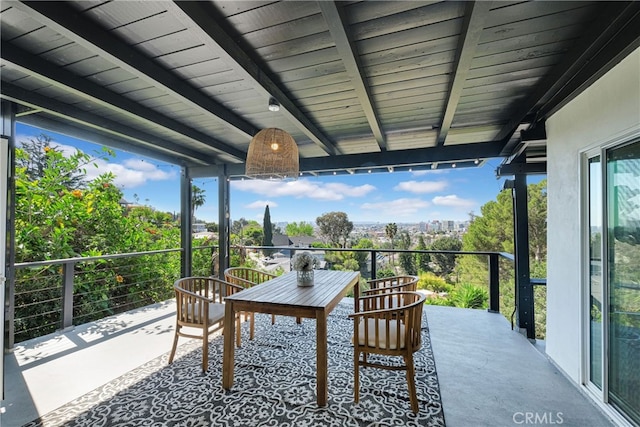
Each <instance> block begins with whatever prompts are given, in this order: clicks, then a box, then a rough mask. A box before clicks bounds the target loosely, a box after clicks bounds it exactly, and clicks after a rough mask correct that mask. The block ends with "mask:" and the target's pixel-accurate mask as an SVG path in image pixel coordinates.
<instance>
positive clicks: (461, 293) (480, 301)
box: [450, 283, 489, 308]
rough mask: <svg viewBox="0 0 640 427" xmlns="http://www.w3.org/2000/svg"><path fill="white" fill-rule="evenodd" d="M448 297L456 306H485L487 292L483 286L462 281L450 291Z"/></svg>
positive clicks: (487, 298)
mask: <svg viewBox="0 0 640 427" xmlns="http://www.w3.org/2000/svg"><path fill="white" fill-rule="evenodd" d="M450 298H451V301H452V302H453V304H454V305H455V306H456V307H461V308H487V302H488V301H489V293H488V292H487V290H486V289H485V288H481V287H480V286H475V285H472V284H469V283H464V284H462V285H460V286H458V287H456V288H455V289H454V290H453V291H452V292H451V295H450Z"/></svg>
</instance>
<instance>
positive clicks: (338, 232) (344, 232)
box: [316, 212, 353, 248]
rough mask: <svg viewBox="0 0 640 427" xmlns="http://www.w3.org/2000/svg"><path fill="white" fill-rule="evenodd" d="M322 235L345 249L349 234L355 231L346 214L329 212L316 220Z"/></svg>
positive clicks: (331, 242)
mask: <svg viewBox="0 0 640 427" xmlns="http://www.w3.org/2000/svg"><path fill="white" fill-rule="evenodd" d="M316 224H318V227H319V229H320V234H321V235H322V236H323V237H325V238H326V239H327V241H328V242H329V243H330V244H332V245H335V246H338V247H341V248H343V247H345V246H346V243H347V239H348V238H349V233H351V231H353V223H352V222H351V221H349V218H348V217H347V214H346V213H344V212H328V213H325V214H322V215H321V216H319V217H318V218H316Z"/></svg>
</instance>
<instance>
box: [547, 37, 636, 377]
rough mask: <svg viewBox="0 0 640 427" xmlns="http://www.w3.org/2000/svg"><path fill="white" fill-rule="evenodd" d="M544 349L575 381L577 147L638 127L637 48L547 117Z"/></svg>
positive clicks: (602, 141)
mask: <svg viewBox="0 0 640 427" xmlns="http://www.w3.org/2000/svg"><path fill="white" fill-rule="evenodd" d="M546 126H547V159H548V161H547V179H548V187H547V189H548V224H547V225H548V232H547V244H548V256H547V259H548V262H547V338H546V339H547V342H546V351H547V354H548V355H549V356H550V357H551V358H552V359H553V360H554V361H555V363H557V365H558V366H559V367H560V368H562V369H563V370H564V371H565V372H566V373H567V374H568V375H569V376H570V377H571V378H572V379H574V380H575V381H576V382H580V378H581V377H580V365H581V345H582V340H581V333H582V332H581V326H582V320H581V307H580V305H581V292H582V290H581V289H582V288H581V280H582V275H581V272H580V269H581V259H580V257H581V241H580V209H581V208H580V203H581V202H580V199H581V196H580V192H581V189H580V185H581V184H580V169H579V162H580V151H581V150H584V149H586V148H592V147H598V146H602V145H606V144H607V143H611V142H612V141H616V140H617V139H620V138H624V137H627V136H630V135H632V134H634V133H637V132H640V49H637V50H636V51H634V52H633V53H632V54H631V55H629V56H627V57H626V58H625V59H624V60H623V61H621V62H620V63H619V64H618V65H616V66H615V67H614V68H613V69H612V70H611V71H610V72H609V73H607V74H606V75H605V76H603V77H602V78H600V79H599V80H598V81H597V82H596V83H594V84H593V85H592V86H590V87H589V88H588V89H587V90H586V91H585V92H583V93H582V94H580V95H579V96H578V97H577V98H576V99H574V100H573V101H571V102H570V103H569V104H567V105H566V106H565V107H564V108H562V109H561V110H560V111H558V112H557V113H556V114H554V115H553V117H551V118H550V119H549V120H547V124H546Z"/></svg>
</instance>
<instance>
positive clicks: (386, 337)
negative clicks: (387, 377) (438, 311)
mask: <svg viewBox="0 0 640 427" xmlns="http://www.w3.org/2000/svg"><path fill="white" fill-rule="evenodd" d="M424 301H425V296H424V295H422V294H420V293H418V292H394V293H382V294H377V295H368V296H363V297H360V298H359V300H358V309H357V311H356V312H355V313H352V314H350V315H349V317H351V318H353V320H354V322H353V325H354V335H353V338H352V341H353V350H354V367H355V369H354V375H355V377H354V379H355V381H354V389H353V391H354V400H355V402H356V403H357V402H358V400H359V392H360V367H361V366H363V367H365V366H366V367H374V368H381V369H390V370H406V371H407V385H408V388H409V400H410V401H411V409H412V410H413V412H414V413H416V414H417V413H418V410H419V409H418V397H417V395H416V383H415V366H414V362H413V353H414V352H416V351H417V350H419V349H420V346H421V345H422V335H421V325H422V308H423V306H424ZM385 307H394V308H385ZM370 354H380V355H386V356H400V357H402V359H403V361H404V363H402V364H392V365H387V364H381V363H376V362H370V361H369V360H367V355H370Z"/></svg>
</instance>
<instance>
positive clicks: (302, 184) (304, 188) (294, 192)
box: [231, 179, 376, 201]
mask: <svg viewBox="0 0 640 427" xmlns="http://www.w3.org/2000/svg"><path fill="white" fill-rule="evenodd" d="M231 186H232V188H233V189H234V190H239V191H247V192H251V193H255V194H259V195H262V196H269V197H287V196H288V197H295V198H298V199H300V198H308V199H314V200H327V201H328V200H333V201H336V200H343V199H344V198H345V197H363V196H365V195H367V194H369V193H370V192H372V191H374V190H375V189H376V187H374V186H373V185H369V184H365V185H360V186H351V185H347V184H340V183H322V182H315V181H310V180H308V179H298V180H296V181H265V180H243V181H232V182H231Z"/></svg>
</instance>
